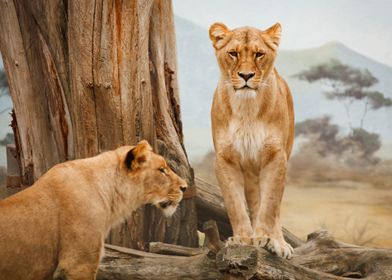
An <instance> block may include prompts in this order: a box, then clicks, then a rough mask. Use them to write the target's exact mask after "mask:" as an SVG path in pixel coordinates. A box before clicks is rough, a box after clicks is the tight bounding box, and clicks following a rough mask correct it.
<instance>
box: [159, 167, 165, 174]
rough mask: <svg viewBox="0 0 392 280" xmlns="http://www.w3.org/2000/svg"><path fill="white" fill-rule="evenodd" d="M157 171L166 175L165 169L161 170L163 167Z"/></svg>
mask: <svg viewBox="0 0 392 280" xmlns="http://www.w3.org/2000/svg"><path fill="white" fill-rule="evenodd" d="M158 170H159V171H160V172H162V173H164V174H166V170H165V168H163V167H160V168H158Z"/></svg>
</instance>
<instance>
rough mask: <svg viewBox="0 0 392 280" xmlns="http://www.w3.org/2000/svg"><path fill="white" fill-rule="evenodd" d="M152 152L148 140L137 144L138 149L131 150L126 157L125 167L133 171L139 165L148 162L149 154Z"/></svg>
mask: <svg viewBox="0 0 392 280" xmlns="http://www.w3.org/2000/svg"><path fill="white" fill-rule="evenodd" d="M149 151H152V148H151V146H150V144H148V142H147V141H146V140H142V141H140V142H139V143H137V145H136V147H135V148H133V149H131V150H130V151H129V152H128V153H127V155H126V156H125V161H124V163H125V166H126V167H127V168H128V169H133V168H135V167H136V166H137V165H139V164H142V163H143V162H145V161H146V157H147V152H149Z"/></svg>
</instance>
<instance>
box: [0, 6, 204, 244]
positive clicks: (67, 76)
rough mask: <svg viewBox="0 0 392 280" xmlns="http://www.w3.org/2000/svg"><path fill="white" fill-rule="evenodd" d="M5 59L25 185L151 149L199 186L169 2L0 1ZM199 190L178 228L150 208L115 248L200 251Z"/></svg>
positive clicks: (122, 231)
mask: <svg viewBox="0 0 392 280" xmlns="http://www.w3.org/2000/svg"><path fill="white" fill-rule="evenodd" d="M0 51H1V53H2V55H3V60H4V65H5V69H6V72H7V76H8V82H9V87H10V94H11V97H12V101H13V104H14V120H13V123H12V126H13V129H14V134H15V144H16V148H17V152H18V154H19V159H20V174H21V181H22V184H24V185H27V186H28V185H31V184H32V183H33V182H34V181H35V180H37V178H38V177H40V176H41V175H42V174H43V173H44V172H45V171H47V170H48V169H49V168H50V167H52V166H53V165H54V164H56V163H59V162H62V161H65V160H71V159H76V158H83V157H89V156H93V155H96V154H98V153H100V152H102V151H105V150H109V149H113V148H116V147H118V146H120V145H124V144H134V143H136V142H137V141H139V140H141V139H147V140H148V141H149V142H150V143H151V144H152V146H153V147H154V148H155V150H156V151H158V152H160V153H161V154H163V155H164V156H165V157H166V158H167V160H168V163H169V164H170V165H171V167H172V168H173V169H174V170H175V172H177V173H178V174H179V175H180V176H182V177H183V178H185V179H186V180H187V181H188V183H189V185H190V186H191V185H193V174H192V170H191V168H190V166H189V163H188V159H187V155H186V151H185V148H184V145H183V134H182V125H181V115H180V107H179V93H178V87H177V73H176V69H177V65H176V47H175V33H174V23H173V12H172V5H171V2H170V1H165V0H135V1H117V0H112V1H110V0H108V1H106V0H105V1H104V0H101V1H99V0H83V1H79V0H69V1H62V0H51V1H45V0H32V1H13V0H4V1H0ZM192 189H193V188H192V187H191V188H190V190H189V193H185V199H184V201H183V202H182V203H181V205H180V210H179V211H178V212H177V213H176V215H175V217H173V218H172V219H171V220H166V219H165V218H163V217H162V215H161V214H160V213H159V212H158V211H156V210H155V209H153V208H150V207H145V208H144V209H141V210H139V211H137V212H136V213H135V214H134V215H133V216H132V217H131V218H129V219H128V220H127V221H126V222H125V224H123V225H122V226H121V227H119V228H118V229H116V230H114V231H112V233H111V235H110V237H109V241H111V242H112V243H115V244H120V245H123V246H129V247H134V248H144V244H145V242H149V241H153V240H154V241H165V242H168V243H178V244H182V245H187V246H195V245H197V231H196V228H197V221H196V211H195V203H194V199H193V198H191V197H192V193H194V190H192ZM26 215H28V213H26ZM169 225H170V226H169Z"/></svg>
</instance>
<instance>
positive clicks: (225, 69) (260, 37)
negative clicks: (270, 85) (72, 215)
mask: <svg viewBox="0 0 392 280" xmlns="http://www.w3.org/2000/svg"><path fill="white" fill-rule="evenodd" d="M280 33H281V26H280V24H279V23H277V24H275V25H273V26H272V27H270V28H268V29H267V30H265V31H261V30H258V29H256V28H252V27H241V28H237V29H234V30H229V29H228V28H227V27H226V26H225V25H224V24H222V23H214V24H213V25H211V27H210V30H209V34H210V39H211V41H212V44H213V46H214V48H215V54H216V57H217V60H218V64H219V67H220V69H221V74H222V76H223V78H224V79H225V80H226V81H227V82H228V83H230V85H231V86H232V87H233V89H234V90H235V92H236V95H237V96H239V97H245V98H248V97H255V96H256V94H257V92H258V91H257V90H258V89H259V88H262V87H263V84H265V83H264V82H265V79H266V78H267V77H268V75H269V73H270V71H271V69H273V64H274V60H275V56H276V51H277V48H278V45H279V40H280Z"/></svg>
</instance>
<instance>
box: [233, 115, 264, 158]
mask: <svg viewBox="0 0 392 280" xmlns="http://www.w3.org/2000/svg"><path fill="white" fill-rule="evenodd" d="M226 134H227V135H226V137H227V139H228V142H229V143H228V144H230V145H231V147H232V148H233V149H234V150H235V151H236V152H237V153H238V154H239V155H240V158H241V160H242V161H245V160H251V161H257V160H258V159H259V158H260V154H261V153H262V150H263V146H264V143H265V139H266V136H267V131H266V126H265V124H264V123H263V122H262V121H260V120H251V121H249V120H247V121H244V120H239V119H232V120H230V121H229V129H228V130H227V133H226Z"/></svg>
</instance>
